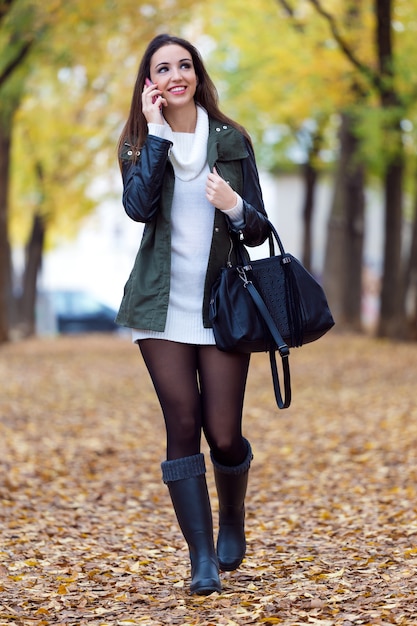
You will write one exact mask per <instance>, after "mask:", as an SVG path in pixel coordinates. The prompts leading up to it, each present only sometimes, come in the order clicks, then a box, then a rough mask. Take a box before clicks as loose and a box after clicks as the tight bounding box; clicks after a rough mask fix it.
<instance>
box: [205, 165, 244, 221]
mask: <svg viewBox="0 0 417 626" xmlns="http://www.w3.org/2000/svg"><path fill="white" fill-rule="evenodd" d="M206 198H207V200H208V201H209V202H211V204H214V206H215V207H216V208H217V209H220V211H227V210H228V209H233V207H234V206H236V202H237V195H236V193H235V192H234V191H233V189H232V188H231V186H230V185H229V184H228V183H227V182H226V181H225V180H224V179H223V178H222V177H221V176H219V175H218V173H217V170H216V168H215V167H213V171H212V172H211V173H210V174H209V175H208V176H207V182H206Z"/></svg>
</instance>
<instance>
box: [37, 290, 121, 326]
mask: <svg viewBox="0 0 417 626" xmlns="http://www.w3.org/2000/svg"><path fill="white" fill-rule="evenodd" d="M116 314H117V311H116V310H115V309H113V308H112V307H110V306H108V305H107V304H104V303H103V302H100V301H99V300H98V299H97V298H95V297H94V296H93V295H91V294H89V293H88V292H85V291H76V290H68V289H57V290H52V291H43V292H41V293H39V295H38V303H37V327H38V333H39V334H53V333H54V332H58V333H63V334H73V333H93V332H101V333H105V332H117V331H119V330H120V326H118V325H117V324H116V323H115V321H114V319H115V317H116Z"/></svg>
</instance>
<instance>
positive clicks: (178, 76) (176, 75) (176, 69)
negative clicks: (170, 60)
mask: <svg viewBox="0 0 417 626" xmlns="http://www.w3.org/2000/svg"><path fill="white" fill-rule="evenodd" d="M181 78H182V75H181V70H180V68H179V67H174V68H173V69H172V80H181Z"/></svg>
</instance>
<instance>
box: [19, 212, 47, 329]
mask: <svg viewBox="0 0 417 626" xmlns="http://www.w3.org/2000/svg"><path fill="white" fill-rule="evenodd" d="M44 239H45V221H44V218H43V217H42V216H41V215H39V214H38V215H35V217H34V219H33V226H32V233H31V236H30V239H29V241H28V244H27V246H26V255H25V269H24V274H23V281H22V295H21V297H20V299H19V333H20V334H21V335H22V336H23V337H30V336H31V335H33V334H34V333H35V325H36V314H35V313H36V293H37V289H36V285H37V278H38V273H39V270H40V268H41V265H42V254H43V244H44Z"/></svg>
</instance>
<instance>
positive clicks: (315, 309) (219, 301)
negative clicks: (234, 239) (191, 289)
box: [210, 222, 334, 409]
mask: <svg viewBox="0 0 417 626" xmlns="http://www.w3.org/2000/svg"><path fill="white" fill-rule="evenodd" d="M269 226H270V229H271V230H270V234H269V252H270V256H269V257H268V258H265V259H259V260H256V261H251V260H250V259H249V256H248V253H247V251H246V248H244V246H243V244H241V243H239V244H238V245H239V246H240V257H241V258H240V261H241V262H240V263H239V264H238V265H234V266H232V265H229V266H228V267H224V268H223V269H222V270H221V272H220V276H219V277H218V279H217V281H216V282H215V283H214V285H213V288H212V293H211V299H210V320H211V322H212V325H213V332H214V337H215V340H216V344H217V347H218V348H219V349H220V350H223V351H226V352H247V353H248V352H269V356H270V363H271V372H272V380H273V384H274V392H275V399H276V402H277V405H278V407H279V408H280V409H285V408H288V407H289V406H290V404H291V378H290V368H289V360H288V359H289V353H290V350H289V349H290V348H295V347H299V346H302V345H303V344H305V343H309V342H311V341H316V340H317V339H319V338H320V337H322V336H323V335H324V334H325V333H326V332H327V331H328V330H330V329H331V328H332V326H334V320H333V317H332V314H331V312H330V309H329V306H328V303H327V299H326V296H325V293H324V291H323V289H322V287H321V285H320V284H319V283H318V282H317V281H316V279H315V278H314V277H313V276H312V275H311V274H310V273H309V272H308V271H307V270H306V269H305V268H304V267H303V265H302V264H301V263H300V261H298V260H297V259H296V258H295V257H294V256H293V255H292V254H289V253H287V252H285V250H284V247H283V245H282V242H281V239H280V238H279V235H278V233H277V231H276V229H275V227H274V226H273V224H272V223H271V222H269ZM274 238H275V240H276V242H277V244H278V247H279V251H280V254H278V255H276V254H275V245H274ZM277 350H278V352H279V354H280V356H281V360H282V367H283V376H284V379H283V380H284V398H282V394H281V389H280V384H279V377H278V369H277V363H276V355H275V353H276V351H277Z"/></svg>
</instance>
